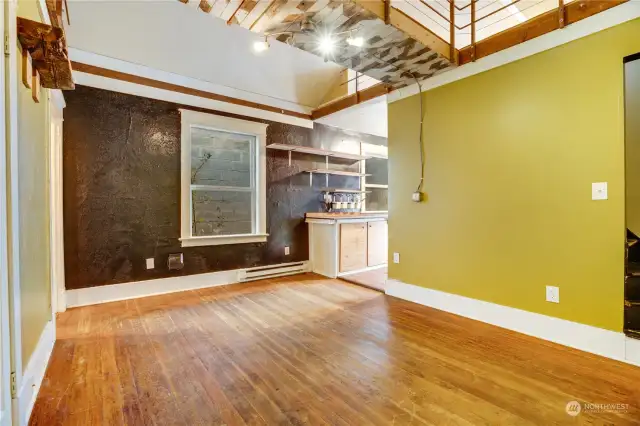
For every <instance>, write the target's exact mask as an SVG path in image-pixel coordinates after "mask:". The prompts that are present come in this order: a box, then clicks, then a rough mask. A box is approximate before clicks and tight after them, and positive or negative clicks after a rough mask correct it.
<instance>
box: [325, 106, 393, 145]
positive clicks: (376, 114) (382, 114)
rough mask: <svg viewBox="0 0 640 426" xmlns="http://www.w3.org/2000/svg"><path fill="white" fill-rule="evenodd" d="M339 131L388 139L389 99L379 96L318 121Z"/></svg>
mask: <svg viewBox="0 0 640 426" xmlns="http://www.w3.org/2000/svg"><path fill="white" fill-rule="evenodd" d="M316 122H317V123H321V124H327V125H329V126H333V127H337V128H339V129H345V130H354V131H356V132H361V133H367V134H370V135H376V136H382V137H384V138H386V137H387V97H386V96H379V97H377V98H375V99H372V100H370V101H368V102H364V103H361V104H359V105H354V106H352V107H351V108H347V109H343V110H342V111H338V112H336V113H333V114H331V115H327V116H326V117H322V118H320V119H318V120H316Z"/></svg>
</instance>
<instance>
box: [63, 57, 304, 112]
mask: <svg viewBox="0 0 640 426" xmlns="http://www.w3.org/2000/svg"><path fill="white" fill-rule="evenodd" d="M71 65H72V66H73V70H74V71H78V72H84V73H87V74H92V75H98V76H101V77H106V78H112V79H115V80H121V81H126V82H129V83H134V84H140V85H143V86H149V87H154V88H156V89H162V90H169V91H172V92H177V93H183V94H185V95H191V96H198V97H200V98H205V99H211V100H214V101H221V102H227V103H230V104H235V105H241V106H245V107H249V108H256V109H261V110H263V111H270V112H276V113H278V114H284V115H288V116H291V117H297V118H304V119H306V120H310V119H311V115H309V114H304V113H301V112H297V111H289V110H286V109H282V108H276V107H273V106H270V105H264V104H260V103H257V102H251V101H246V100H244V99H238V98H232V97H231V96H224V95H219V94H217V93H211V92H207V91H205V90H199V89H193V88H191V87H186V86H180V85H178V84H173V83H167V82H165V81H160V80H154V79H152V78H147V77H142V76H139V75H134V74H127V73H124V72H121V71H115V70H110V69H106V68H101V67H97V66H95V65H88V64H83V63H80V62H71Z"/></svg>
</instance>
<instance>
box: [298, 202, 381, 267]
mask: <svg viewBox="0 0 640 426" xmlns="http://www.w3.org/2000/svg"><path fill="white" fill-rule="evenodd" d="M306 222H307V224H309V260H310V263H311V270H312V271H313V272H315V273H317V274H320V275H324V276H327V277H331V278H336V277H339V276H342V275H347V274H349V273H352V272H356V271H366V270H368V269H375V268H378V267H382V266H384V265H386V264H387V257H388V256H387V250H388V248H387V246H388V244H387V217H386V215H382V214H381V215H377V216H374V215H372V214H371V215H368V216H366V217H357V216H347V217H344V216H338V215H336V216H335V217H332V216H331V215H329V214H323V215H322V216H321V217H307V220H306Z"/></svg>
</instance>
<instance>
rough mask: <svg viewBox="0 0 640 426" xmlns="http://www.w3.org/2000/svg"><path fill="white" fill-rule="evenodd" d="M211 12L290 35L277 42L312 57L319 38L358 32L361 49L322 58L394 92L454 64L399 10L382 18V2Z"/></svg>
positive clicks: (245, 4) (216, 8) (250, 6)
mask: <svg viewBox="0 0 640 426" xmlns="http://www.w3.org/2000/svg"><path fill="white" fill-rule="evenodd" d="M219 4H220V5H219ZM201 9H202V8H201ZM387 9H389V8H387ZM202 10H205V9H202ZM209 13H211V14H213V15H214V16H216V17H218V18H221V19H224V20H225V21H226V22H227V23H229V24H231V23H235V24H238V25H240V26H242V27H244V28H247V29H250V30H251V31H253V32H256V33H259V34H270V33H280V32H291V31H293V32H295V34H294V35H293V37H291V35H290V34H281V35H279V36H277V39H278V40H279V41H283V42H288V43H290V44H291V45H293V46H295V47H297V48H299V49H302V50H304V51H307V52H310V53H313V54H316V55H321V52H320V51H319V49H318V41H319V40H318V38H319V34H325V33H326V34H329V33H334V34H335V33H342V32H345V31H354V35H355V31H356V30H357V35H358V36H359V37H363V38H364V41H365V43H364V46H363V47H354V46H350V45H347V44H346V43H345V45H344V46H343V45H342V44H341V45H340V46H338V48H337V51H336V53H335V55H331V56H329V57H327V58H326V59H328V60H331V61H332V62H335V63H337V64H339V65H342V66H344V67H346V68H350V69H352V70H355V71H358V72H360V73H362V74H364V75H367V76H370V77H373V78H375V79H376V80H379V81H381V82H383V83H385V84H388V85H390V86H392V87H393V88H400V87H403V86H406V85H409V84H412V83H413V82H414V79H415V78H418V79H424V78H429V77H432V76H434V75H436V74H438V73H440V72H442V71H444V70H447V69H449V68H451V67H453V66H455V65H454V64H455V61H456V57H454V58H452V59H450V55H451V50H450V47H449V44H448V43H447V42H445V41H444V40H442V39H440V38H439V37H438V36H436V35H435V34H433V33H432V32H431V31H429V30H428V29H427V28H425V27H423V26H422V25H420V24H419V23H417V22H416V21H414V20H413V19H412V18H410V17H409V16H407V15H405V14H404V13H402V12H401V11H399V10H397V9H394V8H390V12H389V14H390V15H389V16H385V2H383V1H382V0H376V1H371V0H356V1H354V0H318V1H304V0H302V1H299V0H294V1H282V0H274V1H271V2H262V1H242V2H234V1H231V2H223V1H218V2H215V3H214V4H213V6H212V7H211V8H210V9H209ZM385 18H387V19H386V20H387V21H388V22H389V25H387V24H385ZM305 20H307V21H310V22H312V23H313V24H314V25H315V28H316V31H314V32H301V31H300V30H301V24H302V22H303V21H305ZM454 56H457V51H455V49H454Z"/></svg>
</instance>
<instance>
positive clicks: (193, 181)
mask: <svg viewBox="0 0 640 426" xmlns="http://www.w3.org/2000/svg"><path fill="white" fill-rule="evenodd" d="M180 113H181V122H182V131H181V139H182V140H181V149H182V154H181V238H180V240H181V242H182V246H183V247H189V246H205V245H220V244H238V243H255V242H264V241H266V239H267V234H266V206H265V204H266V202H265V190H266V183H265V180H266V170H265V145H266V138H267V136H266V132H267V125H266V124H262V123H256V122H252V121H245V120H239V119H236V118H228V117H222V116H218V115H213V114H205V113H201V112H195V111H191V110H185V109H181V110H180Z"/></svg>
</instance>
